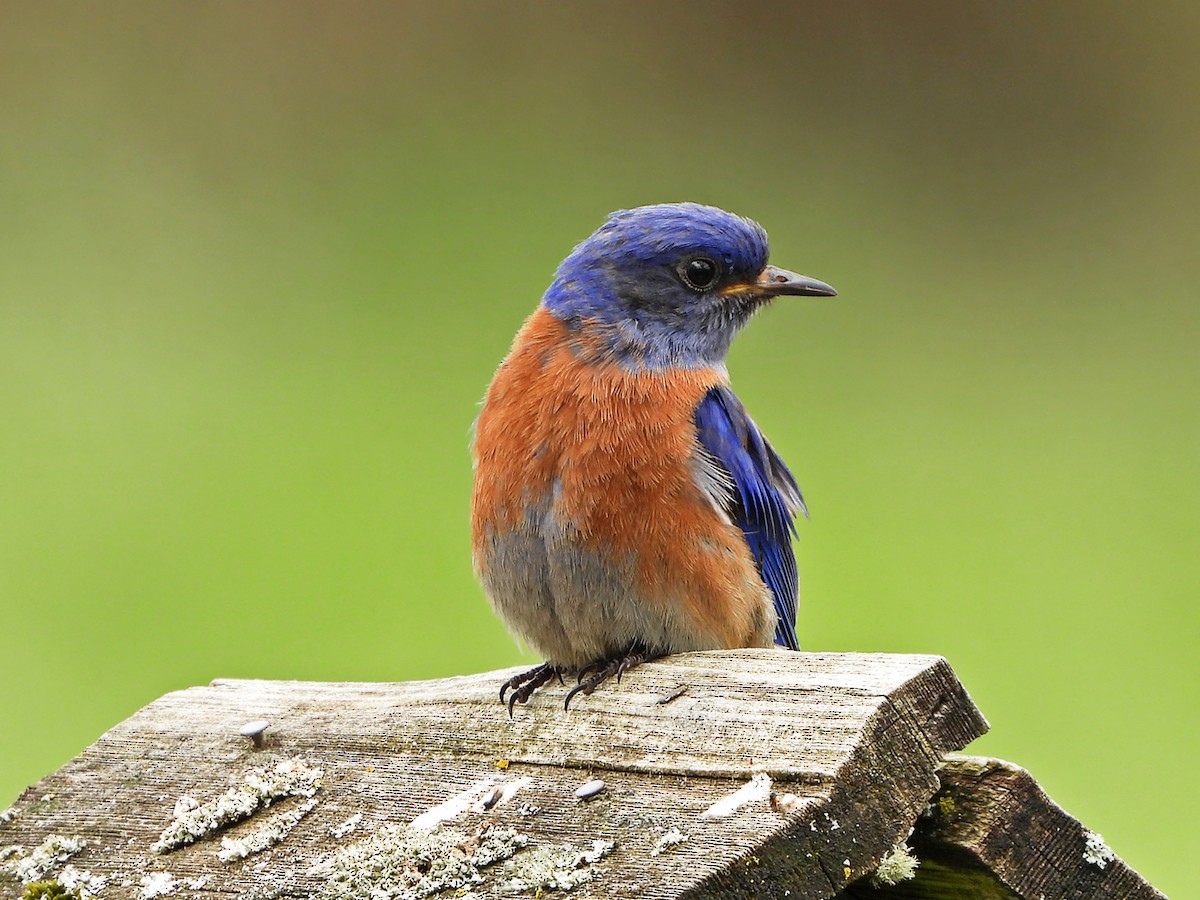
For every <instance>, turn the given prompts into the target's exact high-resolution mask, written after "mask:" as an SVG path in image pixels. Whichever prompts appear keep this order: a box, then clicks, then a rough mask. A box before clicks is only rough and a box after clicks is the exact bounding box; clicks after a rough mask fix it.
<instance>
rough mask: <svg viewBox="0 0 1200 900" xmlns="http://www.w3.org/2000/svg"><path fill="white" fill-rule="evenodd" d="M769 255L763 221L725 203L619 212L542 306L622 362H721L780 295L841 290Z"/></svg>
mask: <svg viewBox="0 0 1200 900" xmlns="http://www.w3.org/2000/svg"><path fill="white" fill-rule="evenodd" d="M767 255H768V247H767V233H766V232H765V231H763V229H762V226H760V225H759V224H758V223H757V222H752V221H751V220H749V219H744V218H742V217H741V216H735V215H733V214H732V213H727V212H725V211H724V210H721V209H717V208H716V207H712V206H701V205H700V204H698V203H663V204H659V205H657V206H641V207H638V208H637V209H628V210H619V211H618V212H615V213H613V214H612V215H610V216H609V217H608V221H607V222H605V223H604V224H603V225H602V226H600V228H599V230H597V231H596V232H595V233H594V234H593V235H592V236H591V237H589V238H588V239H587V240H586V241H584V242H583V243H582V244H580V245H579V246H577V247H576V248H575V249H574V250H573V251H572V252H571V255H570V256H568V257H567V258H566V259H565V260H563V262H562V265H560V266H559V267H558V272H557V274H556V276H555V278H554V283H553V284H551V285H550V288H549V289H548V290H547V291H546V295H545V297H543V299H542V304H543V305H544V306H545V307H546V308H547V309H549V310H550V311H551V312H552V313H554V315H556V316H558V317H559V318H561V319H563V320H564V321H565V322H566V323H567V324H568V325H569V326H570V327H571V328H572V329H573V330H578V331H580V332H581V333H585V334H586V335H587V336H588V338H589V340H588V342H587V344H588V346H589V347H595V346H596V345H597V341H599V344H600V346H602V347H603V350H604V353H605V355H606V356H607V357H608V358H610V359H611V360H612V361H614V362H617V363H620V364H621V365H625V366H627V367H630V368H649V369H662V368H666V367H668V366H683V367H689V368H690V367H696V366H705V365H716V364H719V363H721V362H722V361H723V360H724V359H725V354H726V353H727V352H728V351H729V344H730V342H731V341H732V340H733V336H734V335H735V334H736V333H737V331H738V329H739V328H741V327H742V325H744V324H745V323H746V321H747V320H748V319H749V318H750V316H751V315H753V314H754V312H755V311H756V310H758V309H759V308H761V307H762V306H763V305H765V304H766V303H768V302H769V301H770V300H771V299H772V298H773V297H776V296H779V295H780V294H805V295H813V296H833V294H834V293H835V291H834V290H833V288H831V287H830V286H829V285H827V284H824V283H822V282H820V281H816V280H815V279H812V278H806V277H805V276H803V275H797V274H795V273H794V272H788V271H786V270H784V269H777V268H775V267H774V266H768V265H767Z"/></svg>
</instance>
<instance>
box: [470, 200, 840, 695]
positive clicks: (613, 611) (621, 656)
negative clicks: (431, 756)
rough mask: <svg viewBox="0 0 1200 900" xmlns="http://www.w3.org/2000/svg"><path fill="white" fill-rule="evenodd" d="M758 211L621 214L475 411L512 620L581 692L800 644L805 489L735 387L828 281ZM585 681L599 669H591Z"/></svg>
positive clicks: (496, 571) (497, 584) (497, 563)
mask: <svg viewBox="0 0 1200 900" xmlns="http://www.w3.org/2000/svg"><path fill="white" fill-rule="evenodd" d="M767 252H768V249H767V235H766V232H765V231H763V229H762V227H761V226H760V225H758V224H757V223H755V222H752V221H750V220H749V219H744V218H742V217H740V216H735V215H733V214H731V213H728V212H725V211H724V210H720V209H716V208H714V207H711V206H700V205H698V204H695V203H672V204H662V205H657V206H643V207H640V208H637V209H631V210H621V211H619V212H615V213H613V214H612V215H611V216H609V217H608V220H607V221H606V222H605V223H604V224H603V225H602V226H601V227H600V229H599V230H597V231H596V232H595V234H593V235H592V236H591V237H589V238H588V239H587V240H585V241H584V242H583V243H581V244H580V245H579V246H577V247H576V248H575V249H574V250H573V251H572V252H571V254H570V256H568V257H567V258H566V259H565V260H564V261H563V263H562V264H561V265H560V266H559V267H558V272H557V273H556V275H555V278H554V282H553V283H552V284H551V285H550V288H549V289H548V290H547V291H546V294H545V296H544V297H543V298H542V302H541V305H540V306H539V307H538V309H537V310H536V311H535V312H534V313H533V315H531V316H530V317H529V319H528V320H527V321H526V322H525V324H524V325H523V326H522V327H521V330H520V331H519V332H518V333H517V336H516V339H515V341H514V342H513V346H512V350H511V351H510V352H509V354H508V356H507V357H506V358H505V360H504V362H503V363H501V365H500V368H499V370H498V371H497V372H496V375H495V378H493V380H492V383H491V385H490V387H489V388H488V391H487V395H486V397H485V398H484V402H483V407H482V409H481V411H480V413H479V418H478V420H477V421H476V427H475V441H474V448H473V453H474V462H475V487H474V492H473V495H472V498H471V526H472V527H471V536H472V544H473V549H474V560H475V569H476V572H477V573H478V575H479V578H480V580H481V581H482V583H483V586H484V589H485V591H486V592H487V595H488V597H489V599H490V600H491V603H492V606H493V607H494V608H495V610H496V612H497V613H498V614H499V616H500V618H501V619H503V620H504V622H505V623H506V624H507V625H508V627H509V628H510V629H511V630H512V631H514V632H516V633H517V634H518V635H520V636H521V637H523V638H524V639H525V641H526V642H528V644H529V645H530V646H531V647H533V649H535V650H536V651H537V652H538V653H540V654H541V655H542V657H543V658H544V659H545V660H546V661H545V662H544V663H543V664H542V665H540V666H537V667H536V668H534V669H532V670H530V671H528V672H525V673H523V674H521V675H518V676H516V677H515V678H512V679H510V680H509V681H508V682H507V683H506V684H505V685H504V686H503V687H502V688H501V691H500V699H501V700H502V701H503V700H504V695H505V692H506V691H509V690H511V691H512V692H513V693H512V696H511V697H510V698H509V701H508V707H509V712H510V713H511V712H512V708H513V704H514V703H516V702H518V701H519V702H521V703H524V702H526V701H527V700H528V699H529V697H530V696H532V694H533V692H534V691H535V690H537V689H538V688H539V687H541V686H542V685H544V684H545V683H546V682H547V681H549V680H550V679H551V678H555V677H557V678H559V679H560V680H561V678H562V674H563V673H564V672H572V673H578V675H579V679H578V680H579V684H578V686H577V687H575V688H574V689H572V690H571V691H570V692H569V693H568V695H567V699H566V703H567V704H568V705H569V704H570V701H571V698H572V697H573V696H574V695H575V693H577V692H578V691H580V690H582V691H584V692H585V693H591V692H592V690H593V689H594V688H595V687H596V686H597V685H599V684H600V683H601V682H603V681H604V680H605V679H606V678H608V677H610V676H612V675H616V676H618V678H619V677H620V675H621V674H622V673H623V672H625V671H626V670H627V669H629V668H630V667H632V666H635V665H637V664H638V663H641V662H645V661H648V660H651V659H656V658H658V657H660V656H665V655H667V654H671V653H680V652H685V651H689V650H715V649H728V648H735V647H769V646H771V645H772V644H773V643H775V644H781V645H783V646H785V647H788V648H791V649H793V650H796V649H799V645H798V643H797V641H796V599H797V590H798V583H797V576H796V558H795V555H794V553H793V551H792V545H791V537H792V534H793V533H794V531H795V523H794V519H795V516H796V514H797V513H799V512H803V513H804V514H805V515H807V510H806V509H805V506H804V500H803V498H802V497H801V495H800V489H799V488H798V487H797V486H796V482H795V480H794V479H793V478H792V474H791V472H789V471H788V468H787V466H786V465H784V462H783V460H782V459H780V458H779V455H778V454H777V453H776V452H775V450H774V449H773V448H772V447H771V445H770V444H768V443H767V441H766V438H764V437H763V435H762V433H761V432H760V431H759V430H758V427H757V426H756V425H755V424H754V422H753V420H751V418H750V416H749V415H748V414H747V413H746V409H745V407H744V406H742V403H741V401H739V400H738V398H737V396H736V395H735V394H734V393H733V391H732V390H731V389H730V387H729V374H728V372H727V371H726V368H725V355H726V353H727V352H728V350H729V344H730V342H731V341H732V340H733V337H734V334H736V332H737V331H738V329H740V328H741V327H742V326H743V325H744V324H745V323H746V321H747V320H748V319H749V318H750V317H751V316H752V315H753V314H754V313H755V312H757V311H758V310H759V309H761V308H762V307H763V306H765V305H766V304H767V303H768V302H769V301H770V300H771V299H772V298H774V297H777V296H779V295H781V294H799V295H806V296H822V297H829V296H833V295H834V294H836V291H834V289H833V288H831V287H830V286H829V285H827V284H825V283H823V282H820V281H817V280H815V279H812V278H808V277H805V276H803V275H797V274H795V273H794V272H789V271H787V270H785V269H779V268H776V267H775V266H769V265H767ZM585 676H586V680H585Z"/></svg>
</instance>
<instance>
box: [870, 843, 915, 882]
mask: <svg viewBox="0 0 1200 900" xmlns="http://www.w3.org/2000/svg"><path fill="white" fill-rule="evenodd" d="M919 865H921V861H920V860H919V859H917V858H916V857H915V856H913V852H912V848H911V847H909V846H908V845H907V844H899V845H897V846H896V847H895V848H894V849H893V850H892V852H891V853H889V854H888V855H887V856H885V857H884V858H883V859H881V860H880V861H879V866H878V868H876V869H875V871H874V872H872V873H871V883H872V884H874V885H875V887H894V886H895V885H897V884H899V883H900V882H902V881H908V880H909V879H910V878H912V877H913V876H914V875H916V874H917V867H918V866H919Z"/></svg>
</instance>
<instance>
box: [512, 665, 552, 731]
mask: <svg viewBox="0 0 1200 900" xmlns="http://www.w3.org/2000/svg"><path fill="white" fill-rule="evenodd" d="M562 673H563V670H562V667H561V666H556V665H555V664H554V663H542V664H541V665H540V666H535V667H534V668H532V669H530V670H529V671H528V672H522V673H521V674H520V675H514V676H513V677H512V678H510V679H508V681H506V682H504V684H502V685H500V702H501V703H503V702H504V695H505V694H507V693H508V692H509V691H512V695H511V696H510V697H509V698H508V717H509V718H510V719H511V718H512V714H513V707H514V706H515V705H516V704H518V703H527V702H529V698H530V697H532V696H533V692H534V691H536V690H537V689H538V688H540V687H541V686H542V685H543V684H545V683H546V682H547V681H549V680H550V679H551V678H557V679H558V683H559V684H562V683H563V678H562Z"/></svg>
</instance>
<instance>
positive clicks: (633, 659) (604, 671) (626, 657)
mask: <svg viewBox="0 0 1200 900" xmlns="http://www.w3.org/2000/svg"><path fill="white" fill-rule="evenodd" d="M662 656H663V654H662V653H653V652H651V651H649V650H647V649H646V648H645V647H643V646H641V645H639V644H634V645H633V646H632V647H630V648H629V649H628V650H626V651H625V652H624V653H622V654H620V655H619V656H614V657H612V658H611V659H598V660H596V661H595V662H591V663H588V664H587V665H586V666H584V667H583V668H582V669H580V670H579V678H578V682H579V683H578V684H576V685H575V687H573V688H571V690H570V691H568V692H567V699H566V700H564V701H563V709H570V708H571V700H573V699H574V697H575V695H576V694H583V695H585V696H586V695H588V694H590V693H591V692H592V691H594V690H596V688H598V687H600V685H602V684H603V683H604V682H606V681H607V680H608V679H610V678H612V677H613V676H614V675H615V676H616V678H617V684H620V683H621V676H622V675H624V674H625V673H626V672H628V671H629V670H630V669H632V668H634V667H635V666H640V665H641V664H642V663H644V662H651V661H652V660H656V659H660V658H661V657H662Z"/></svg>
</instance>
